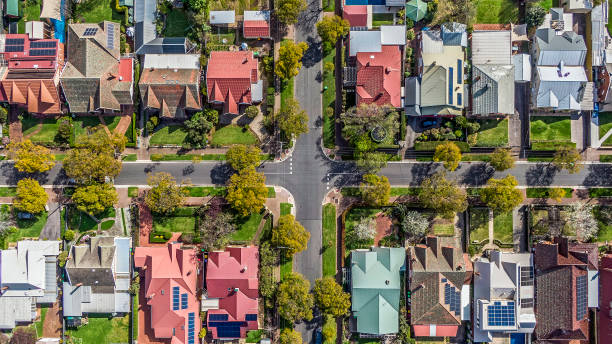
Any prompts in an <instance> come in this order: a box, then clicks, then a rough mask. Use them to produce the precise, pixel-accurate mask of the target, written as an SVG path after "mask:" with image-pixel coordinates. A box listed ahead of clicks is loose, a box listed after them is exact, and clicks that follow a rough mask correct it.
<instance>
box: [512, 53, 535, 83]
mask: <svg viewBox="0 0 612 344" xmlns="http://www.w3.org/2000/svg"><path fill="white" fill-rule="evenodd" d="M512 63H513V64H514V81H515V82H527V81H531V56H530V55H528V54H516V55H514V56H512Z"/></svg>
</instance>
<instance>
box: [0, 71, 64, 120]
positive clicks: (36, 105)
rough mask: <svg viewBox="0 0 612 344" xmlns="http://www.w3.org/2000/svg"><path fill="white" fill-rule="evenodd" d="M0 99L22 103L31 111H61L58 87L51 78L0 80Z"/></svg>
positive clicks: (49, 112)
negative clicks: (0, 88) (0, 89)
mask: <svg viewBox="0 0 612 344" xmlns="http://www.w3.org/2000/svg"><path fill="white" fill-rule="evenodd" d="M0 101H7V102H9V103H11V104H18V105H24V106H26V108H27V110H28V112H31V113H40V114H59V113H61V112H62V110H61V106H60V100H59V95H58V88H57V86H56V85H55V84H54V82H53V80H35V79H28V80H6V79H5V80H2V94H1V95H0Z"/></svg>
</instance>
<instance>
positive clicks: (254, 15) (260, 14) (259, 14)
mask: <svg viewBox="0 0 612 344" xmlns="http://www.w3.org/2000/svg"><path fill="white" fill-rule="evenodd" d="M243 20H245V21H247V20H265V21H270V11H244V18H243Z"/></svg>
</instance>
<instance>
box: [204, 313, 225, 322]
mask: <svg viewBox="0 0 612 344" xmlns="http://www.w3.org/2000/svg"><path fill="white" fill-rule="evenodd" d="M227 319H228V317H227V314H210V315H209V316H208V321H227Z"/></svg>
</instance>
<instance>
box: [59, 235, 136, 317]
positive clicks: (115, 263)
mask: <svg viewBox="0 0 612 344" xmlns="http://www.w3.org/2000/svg"><path fill="white" fill-rule="evenodd" d="M131 246H132V240H131V238H121V237H109V236H98V237H91V238H90V239H89V242H87V243H86V244H83V245H74V246H72V248H71V249H70V255H69V256H68V259H67V261H66V266H65V269H66V280H65V281H64V284H63V288H62V289H63V294H62V300H63V303H62V305H63V312H62V313H63V315H64V317H65V318H67V319H66V320H67V323H68V326H78V325H80V320H81V317H82V316H83V314H86V315H93V314H112V315H117V314H126V313H129V312H130V294H129V292H128V290H129V288H130V278H131V269H130V266H131V259H130V258H131V257H130V253H131V252H130V248H131Z"/></svg>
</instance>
